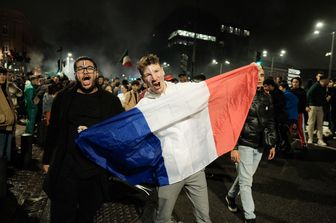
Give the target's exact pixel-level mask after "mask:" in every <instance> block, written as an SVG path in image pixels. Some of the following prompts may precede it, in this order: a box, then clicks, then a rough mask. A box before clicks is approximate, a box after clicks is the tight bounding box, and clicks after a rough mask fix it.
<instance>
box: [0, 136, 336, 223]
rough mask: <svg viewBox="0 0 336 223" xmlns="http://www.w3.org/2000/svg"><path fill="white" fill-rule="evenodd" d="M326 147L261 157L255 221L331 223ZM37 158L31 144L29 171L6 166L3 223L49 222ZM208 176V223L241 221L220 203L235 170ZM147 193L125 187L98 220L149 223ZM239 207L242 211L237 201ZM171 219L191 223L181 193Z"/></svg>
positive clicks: (332, 176) (334, 196)
mask: <svg viewBox="0 0 336 223" xmlns="http://www.w3.org/2000/svg"><path fill="white" fill-rule="evenodd" d="M18 143H19V142H18ZM328 143H329V145H331V146H333V147H330V148H321V147H317V146H314V145H312V146H310V149H309V151H300V150H295V151H294V152H293V153H291V154H289V155H288V156H286V157H284V156H283V155H281V154H278V156H277V158H276V159H275V160H274V161H267V160H266V159H265V158H263V161H262V162H261V164H260V167H259V169H258V171H257V173H256V175H255V177H254V185H253V195H254V199H255V204H256V214H257V219H258V222H263V223H267V222H272V223H297V222H298V223H299V222H323V223H328V222H335V219H336V212H335V210H336V209H335V207H336V151H335V150H334V148H335V145H336V141H335V140H332V141H329V142H328ZM41 154H42V151H41V150H40V149H39V148H38V147H37V146H33V160H32V163H31V167H30V168H29V169H28V170H20V169H17V168H13V167H12V168H10V171H9V180H8V184H9V190H10V192H9V196H8V198H7V200H6V201H5V203H3V204H1V207H0V219H1V221H0V222H1V223H19V222H20V223H21V222H23V223H29V222H41V223H47V222H48V216H49V212H48V207H49V202H48V199H47V197H46V195H45V194H44V192H42V189H41V188H42V181H43V178H44V175H43V174H41V172H40V170H39V164H40V162H39V160H40V158H41ZM206 173H207V178H208V188H209V200H210V207H211V217H212V221H213V222H214V223H236V222H237V223H238V222H242V221H243V215H242V212H241V211H240V212H239V213H237V214H232V213H230V212H229V211H228V210H227V208H226V206H225V202H224V197H225V195H226V193H227V191H228V188H229V187H230V185H231V184H232V181H233V179H234V177H235V168H234V165H233V163H231V161H230V160H229V159H228V156H223V157H221V158H219V159H218V160H216V161H215V162H214V163H213V164H211V165H210V166H209V167H208V168H207V169H206ZM151 189H152V192H151V196H146V195H145V194H144V193H136V194H131V195H129V192H130V191H129V190H126V189H125V190H124V194H123V196H122V197H121V199H118V201H115V202H111V203H108V204H105V205H104V207H102V209H101V210H100V211H99V213H98V214H97V217H96V222H118V223H119V222H138V223H140V222H144V223H146V222H148V223H149V222H151V218H152V214H153V212H154V208H155V205H156V192H155V188H151ZM126 194H127V196H126ZM134 198H137V199H136V200H135V199H134ZM238 204H239V207H240V208H241V204H240V202H239V199H238ZM174 216H175V218H176V219H177V220H178V221H181V222H184V223H192V222H194V218H193V215H192V208H191V204H190V202H189V200H188V199H187V197H186V195H185V194H184V193H181V195H180V197H179V199H178V201H177V204H176V208H175V210H174Z"/></svg>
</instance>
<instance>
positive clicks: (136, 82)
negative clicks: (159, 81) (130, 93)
mask: <svg viewBox="0 0 336 223" xmlns="http://www.w3.org/2000/svg"><path fill="white" fill-rule="evenodd" d="M133 85H138V86H140V82H139V81H137V80H135V81H132V82H131V86H133Z"/></svg>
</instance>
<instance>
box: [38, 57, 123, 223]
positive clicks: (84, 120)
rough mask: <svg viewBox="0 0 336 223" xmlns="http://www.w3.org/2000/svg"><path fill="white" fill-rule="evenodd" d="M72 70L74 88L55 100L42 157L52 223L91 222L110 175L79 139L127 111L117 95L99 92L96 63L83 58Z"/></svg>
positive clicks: (68, 89)
mask: <svg viewBox="0 0 336 223" xmlns="http://www.w3.org/2000/svg"><path fill="white" fill-rule="evenodd" d="M74 71H75V78H76V83H74V84H72V85H69V86H68V87H67V88H65V89H64V90H62V91H61V92H59V93H58V94H57V95H56V97H55V98H54V101H53V105H52V109H51V117H50V124H49V128H48V131H47V139H46V147H45V153H44V155H43V164H44V165H43V169H44V171H45V172H46V173H47V176H46V179H45V182H44V190H45V192H46V193H47V195H48V196H49V198H50V200H51V207H50V217H51V222H53V223H64V222H93V217H94V215H95V213H96V211H97V210H98V209H99V208H100V206H101V204H102V203H103V201H104V197H106V196H107V195H106V194H105V193H106V192H107V190H106V188H105V187H106V185H107V178H108V175H107V173H106V172H105V170H103V169H102V168H101V167H99V166H98V165H96V164H95V163H93V162H91V161H90V160H89V159H87V158H86V157H85V156H84V154H82V152H81V151H80V150H79V148H78V147H77V146H76V144H75V139H76V138H77V137H78V134H79V132H80V131H82V130H84V129H86V128H88V127H90V126H92V125H94V124H96V123H98V122H101V121H103V120H105V119H107V118H109V117H111V116H114V115H116V114H119V113H121V112H123V111H124V110H123V108H122V106H121V103H120V101H119V99H118V98H117V97H116V96H114V95H113V94H111V93H109V92H107V91H105V90H103V89H101V88H100V87H98V85H97V77H98V74H97V64H96V62H95V61H94V60H93V59H91V58H89V57H79V58H78V59H76V61H75V63H74ZM104 188H105V189H104Z"/></svg>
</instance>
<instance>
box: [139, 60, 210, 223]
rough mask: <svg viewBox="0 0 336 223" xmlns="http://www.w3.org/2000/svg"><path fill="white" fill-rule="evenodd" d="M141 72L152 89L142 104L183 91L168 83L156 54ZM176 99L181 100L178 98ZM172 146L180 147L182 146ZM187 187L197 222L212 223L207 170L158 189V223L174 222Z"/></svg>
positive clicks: (143, 63) (143, 61)
mask: <svg viewBox="0 0 336 223" xmlns="http://www.w3.org/2000/svg"><path fill="white" fill-rule="evenodd" d="M138 70H139V72H140V74H141V77H142V80H143V81H144V82H145V83H146V85H147V86H148V91H147V93H146V94H145V96H144V98H143V99H142V100H141V101H140V102H139V104H142V105H144V104H148V103H152V102H153V100H156V99H158V98H160V97H161V95H168V94H172V93H174V92H176V91H179V90H180V89H179V88H176V87H175V86H174V84H173V83H170V82H165V81H164V71H163V68H162V67H161V65H160V61H159V58H158V57H157V56H156V55H153V54H149V55H147V56H144V57H142V58H141V59H140V61H139V62H138ZM176 100H179V99H178V98H176ZM181 124H182V123H181ZM182 137H183V136H182ZM171 146H173V147H174V146H176V147H178V146H179V145H171ZM183 188H185V191H186V193H187V195H188V198H189V199H190V200H191V202H192V204H193V206H194V215H195V218H196V222H207V223H209V222H211V220H210V216H209V199H208V189H207V182H206V178H205V173H204V169H201V170H199V171H197V172H196V173H194V174H192V175H191V176H188V177H186V178H184V179H183V180H181V181H179V182H176V183H173V184H169V185H165V186H160V187H159V188H158V208H157V212H156V216H155V220H154V222H155V223H168V222H171V216H172V212H173V209H174V206H175V203H176V200H177V198H178V195H179V194H180V192H181V190H182V189H183Z"/></svg>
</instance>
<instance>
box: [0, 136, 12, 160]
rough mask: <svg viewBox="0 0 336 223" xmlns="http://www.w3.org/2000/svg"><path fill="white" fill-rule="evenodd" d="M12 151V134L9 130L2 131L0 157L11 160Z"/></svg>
mask: <svg viewBox="0 0 336 223" xmlns="http://www.w3.org/2000/svg"><path fill="white" fill-rule="evenodd" d="M11 152H12V134H11V133H9V132H0V158H4V157H5V158H6V160H7V161H11Z"/></svg>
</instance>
